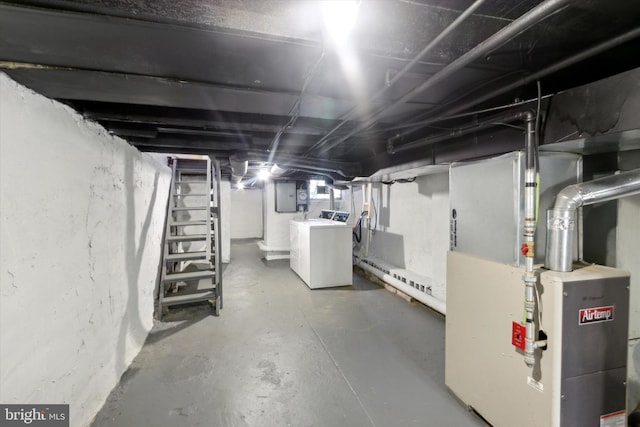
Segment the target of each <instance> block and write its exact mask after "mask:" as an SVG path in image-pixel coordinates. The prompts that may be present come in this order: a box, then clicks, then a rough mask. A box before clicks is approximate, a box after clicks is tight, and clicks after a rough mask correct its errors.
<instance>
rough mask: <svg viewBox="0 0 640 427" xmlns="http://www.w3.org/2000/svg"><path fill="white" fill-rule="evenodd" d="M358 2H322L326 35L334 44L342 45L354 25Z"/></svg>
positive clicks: (339, 0) (336, 0)
mask: <svg viewBox="0 0 640 427" xmlns="http://www.w3.org/2000/svg"><path fill="white" fill-rule="evenodd" d="M359 6H360V2H359V1H352V0H327V1H323V2H322V17H323V20H324V26H325V28H326V30H327V34H328V35H329V36H330V37H331V39H333V42H334V43H336V44H338V45H339V44H342V43H344V42H345V41H346V40H347V38H348V37H349V34H350V33H351V31H352V30H353V27H354V26H355V24H356V18H357V16H358V7H359Z"/></svg>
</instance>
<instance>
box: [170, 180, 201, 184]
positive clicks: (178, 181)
mask: <svg viewBox="0 0 640 427" xmlns="http://www.w3.org/2000/svg"><path fill="white" fill-rule="evenodd" d="M206 183H207V181H200V180H195V181H191V180H188V179H182V180H177V181H176V184H206Z"/></svg>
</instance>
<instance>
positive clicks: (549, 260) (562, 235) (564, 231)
mask: <svg viewBox="0 0 640 427" xmlns="http://www.w3.org/2000/svg"><path fill="white" fill-rule="evenodd" d="M634 194H640V169H635V170H632V171H628V172H623V173H620V174H617V175H611V176H608V177H606V178H600V179H595V180H593V181H589V182H584V183H581V184H575V185H570V186H568V187H566V188H565V189H564V190H562V191H561V192H560V193H559V194H558V195H557V196H556V201H555V204H554V207H553V208H552V209H549V211H548V212H547V248H546V249H547V250H546V257H545V267H546V268H548V269H550V270H554V271H571V270H572V264H573V254H572V249H573V244H572V242H573V236H574V233H575V229H576V211H577V209H578V208H579V207H581V206H587V205H592V204H594V203H600V202H606V201H609V200H615V199H619V198H621V197H625V196H631V195H634Z"/></svg>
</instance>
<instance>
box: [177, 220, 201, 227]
mask: <svg viewBox="0 0 640 427" xmlns="http://www.w3.org/2000/svg"><path fill="white" fill-rule="evenodd" d="M169 225H170V226H171V227H186V226H189V225H207V220H206V219H201V220H197V221H173V222H170V223H169Z"/></svg>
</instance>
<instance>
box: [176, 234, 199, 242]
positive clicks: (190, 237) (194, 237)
mask: <svg viewBox="0 0 640 427" xmlns="http://www.w3.org/2000/svg"><path fill="white" fill-rule="evenodd" d="M200 240H207V235H206V234H184V235H181V236H168V237H167V241H169V242H197V241H200Z"/></svg>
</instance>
